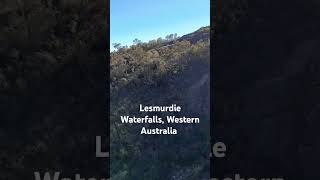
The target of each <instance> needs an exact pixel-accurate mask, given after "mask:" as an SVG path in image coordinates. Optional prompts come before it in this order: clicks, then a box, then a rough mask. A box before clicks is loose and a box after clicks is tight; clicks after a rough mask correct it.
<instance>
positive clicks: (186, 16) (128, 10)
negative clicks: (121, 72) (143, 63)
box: [110, 0, 210, 50]
mask: <svg viewBox="0 0 320 180" xmlns="http://www.w3.org/2000/svg"><path fill="white" fill-rule="evenodd" d="M110 5H111V6H110V44H111V47H112V43H115V42H117V43H121V44H122V45H128V46H130V45H131V44H132V41H133V40H134V39H135V38H138V39H140V40H142V41H143V42H147V41H149V40H152V39H157V38H158V37H165V36H166V35H168V34H172V33H177V34H178V36H182V35H184V34H187V33H190V32H193V31H195V30H197V29H198V28H200V27H202V26H207V25H209V24H210V0H110ZM111 50H112V49H111Z"/></svg>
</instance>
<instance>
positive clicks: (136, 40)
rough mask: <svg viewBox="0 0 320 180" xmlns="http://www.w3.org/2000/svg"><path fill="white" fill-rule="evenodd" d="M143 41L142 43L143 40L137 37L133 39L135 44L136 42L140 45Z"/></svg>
mask: <svg viewBox="0 0 320 180" xmlns="http://www.w3.org/2000/svg"><path fill="white" fill-rule="evenodd" d="M141 43H142V41H141V40H139V39H138V38H135V39H134V40H133V44H134V45H139V44H141Z"/></svg>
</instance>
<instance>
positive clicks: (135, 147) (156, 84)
mask: <svg viewBox="0 0 320 180" xmlns="http://www.w3.org/2000/svg"><path fill="white" fill-rule="evenodd" d="M208 31H209V28H201V29H200V30H199V31H197V32H195V34H194V36H193V35H192V36H190V37H207V38H203V39H201V40H199V41H197V42H196V43H192V39H190V41H188V40H184V39H183V38H179V39H176V35H174V34H173V35H169V36H167V37H166V39H161V38H159V39H157V40H151V41H149V42H148V43H136V44H135V45H133V46H131V47H130V48H123V49H119V50H118V51H115V52H113V53H111V61H110V68H111V69H110V77H111V84H110V89H111V97H110V98H111V107H110V108H111V109H110V113H111V117H110V123H111V124H110V126H111V127H110V129H111V134H110V139H111V164H112V165H111V174H112V178H114V179H119V180H124V179H126V180H131V179H143V180H150V179H153V180H158V179H159V180H160V179H172V177H173V176H175V177H176V178H180V179H181V178H182V179H185V178H188V179H190V180H193V179H194V180H198V179H201V177H202V176H203V174H205V173H203V170H204V168H207V166H206V163H208V162H206V160H203V161H199V159H198V158H196V159H195V156H194V155H195V154H197V155H199V153H201V152H199V150H192V148H191V147H194V146H199V144H202V145H203V147H204V149H206V148H205V147H207V145H209V140H208V138H207V137H208V136H209V135H208V134H207V131H206V130H205V127H201V130H199V129H198V130H194V129H191V130H190V129H184V130H181V131H185V132H188V134H189V135H190V136H191V135H192V137H188V136H187V137H188V138H186V137H179V136H178V137H174V138H169V137H159V138H152V137H145V136H140V134H139V132H140V130H141V126H140V125H132V126H129V125H124V124H121V123H120V120H119V119H120V115H139V114H140V113H139V112H138V104H139V103H142V104H170V102H172V103H173V102H174V103H178V104H179V105H181V106H183V107H184V108H185V109H188V108H189V109H192V108H191V107H189V106H190V102H189V100H190V99H192V98H190V96H193V95H190V94H189V93H188V92H189V90H188V89H190V86H193V85H194V84H195V83H196V82H197V80H198V78H199V77H202V76H203V74H207V73H209V68H208V67H209V63H210V58H209V57H210V42H209V39H208V36H202V34H203V33H207V32H208ZM197 33H199V34H198V35H196V34H197ZM188 38H189V36H188ZM136 42H138V41H136ZM202 96H204V98H205V99H207V98H208V96H207V95H206V94H205V93H203V94H202ZM197 105H198V106H204V107H206V108H208V104H206V103H204V102H197ZM188 112H191V111H188ZM207 115H208V114H207V113H203V114H200V115H199V116H201V117H202V118H203V121H204V123H203V124H204V125H205V124H207V123H208V121H209V119H208V117H207ZM207 127H208V126H207ZM189 131H190V132H189ZM206 143H207V144H206ZM156 144H157V146H156V147H155V145H156ZM168 145H170V146H171V147H170V148H168V147H167V146H168ZM153 148H156V150H153ZM169 150H176V152H175V153H174V154H172V152H170V151H169ZM204 151H205V150H204ZM180 153H181V155H179V154H180ZM203 153H204V154H206V152H203ZM186 157H187V158H186ZM181 169H182V170H181ZM201 170H202V171H201ZM187 174H188V176H186V175H187Z"/></svg>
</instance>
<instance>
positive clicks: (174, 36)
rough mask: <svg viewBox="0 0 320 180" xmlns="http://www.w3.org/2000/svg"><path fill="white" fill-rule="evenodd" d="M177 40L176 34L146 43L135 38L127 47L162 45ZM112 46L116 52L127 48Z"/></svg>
mask: <svg viewBox="0 0 320 180" xmlns="http://www.w3.org/2000/svg"><path fill="white" fill-rule="evenodd" d="M178 38H179V36H178V34H177V33H173V34H169V35H166V36H165V38H162V37H159V38H157V39H152V40H149V41H148V42H143V41H141V40H140V39H138V38H135V39H134V40H133V41H132V42H133V44H132V45H131V46H129V47H132V46H139V45H147V44H153V45H155V44H162V43H165V42H170V41H175V40H177V39H178ZM112 46H113V48H114V49H116V51H117V50H119V49H126V48H129V47H128V46H127V45H122V44H121V43H112Z"/></svg>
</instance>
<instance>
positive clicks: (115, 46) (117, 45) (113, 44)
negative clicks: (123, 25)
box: [112, 43, 121, 49]
mask: <svg viewBox="0 0 320 180" xmlns="http://www.w3.org/2000/svg"><path fill="white" fill-rule="evenodd" d="M112 46H113V47H114V48H115V49H120V48H121V43H112Z"/></svg>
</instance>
